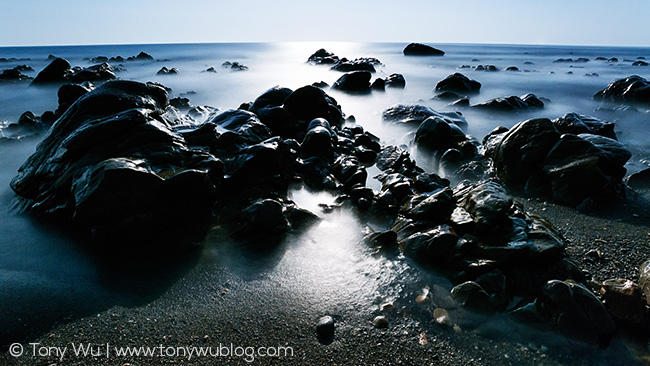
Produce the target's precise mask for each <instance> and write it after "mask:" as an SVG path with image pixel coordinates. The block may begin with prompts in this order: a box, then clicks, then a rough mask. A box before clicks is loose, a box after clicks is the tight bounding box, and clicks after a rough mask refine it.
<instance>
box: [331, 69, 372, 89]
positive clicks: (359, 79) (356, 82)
mask: <svg viewBox="0 0 650 366" xmlns="http://www.w3.org/2000/svg"><path fill="white" fill-rule="evenodd" d="M371 77H372V75H371V74H370V72H368V71H353V72H349V73H347V74H345V75H343V76H341V77H340V78H339V79H338V80H336V82H335V83H334V85H332V89H337V90H341V91H346V92H362V93H367V92H369V91H370V78H371Z"/></svg>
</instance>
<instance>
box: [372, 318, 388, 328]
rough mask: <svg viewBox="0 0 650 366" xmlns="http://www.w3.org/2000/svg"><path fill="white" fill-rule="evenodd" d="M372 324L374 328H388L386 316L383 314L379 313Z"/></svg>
mask: <svg viewBox="0 0 650 366" xmlns="http://www.w3.org/2000/svg"><path fill="white" fill-rule="evenodd" d="M372 324H373V325H374V326H375V328H380V329H381V328H388V319H386V317H385V316H383V315H379V316H376V317H375V319H374V320H373V321H372Z"/></svg>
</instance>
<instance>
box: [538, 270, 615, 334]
mask: <svg viewBox="0 0 650 366" xmlns="http://www.w3.org/2000/svg"><path fill="white" fill-rule="evenodd" d="M537 309H538V311H539V312H540V313H541V314H542V315H543V316H544V317H545V318H546V319H547V320H548V321H549V322H551V323H552V324H553V325H554V326H555V327H556V328H557V329H558V330H559V331H560V333H562V334H564V335H568V336H572V337H575V338H578V339H581V340H584V341H587V342H590V343H592V344H598V345H599V346H601V347H606V346H607V345H608V344H609V341H610V339H611V337H612V335H613V334H614V331H615V325H614V322H613V321H612V318H611V317H610V316H609V314H608V312H607V310H606V309H605V307H604V306H603V304H602V303H601V302H600V300H598V299H597V298H596V296H594V295H593V294H592V293H591V292H590V291H589V290H587V289H586V288H585V287H584V286H582V285H580V284H578V283H575V282H570V281H565V282H562V281H558V280H552V281H549V282H547V283H546V285H544V287H543V288H542V293H541V295H540V296H539V298H538V299H537Z"/></svg>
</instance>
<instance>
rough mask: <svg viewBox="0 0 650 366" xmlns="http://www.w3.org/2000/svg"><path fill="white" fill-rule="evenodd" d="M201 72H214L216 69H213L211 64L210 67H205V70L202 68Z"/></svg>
mask: <svg viewBox="0 0 650 366" xmlns="http://www.w3.org/2000/svg"><path fill="white" fill-rule="evenodd" d="M201 72H210V73H213V74H216V73H217V70H215V68H214V67H212V66H211V67H208V68H207V69H205V70H203V71H201Z"/></svg>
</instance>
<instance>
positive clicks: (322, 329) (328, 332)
mask: <svg viewBox="0 0 650 366" xmlns="http://www.w3.org/2000/svg"><path fill="white" fill-rule="evenodd" d="M316 335H317V336H318V339H319V340H320V341H321V342H324V343H326V342H327V341H328V340H329V342H331V340H332V339H333V338H334V319H332V317H331V316H329V315H327V316H324V317H322V318H320V319H319V320H318V324H317V325H316Z"/></svg>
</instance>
